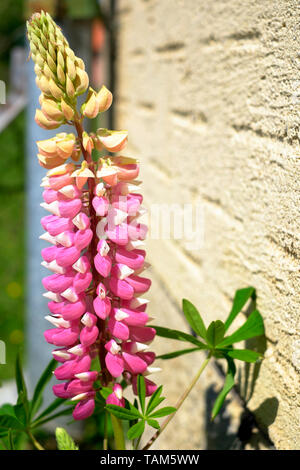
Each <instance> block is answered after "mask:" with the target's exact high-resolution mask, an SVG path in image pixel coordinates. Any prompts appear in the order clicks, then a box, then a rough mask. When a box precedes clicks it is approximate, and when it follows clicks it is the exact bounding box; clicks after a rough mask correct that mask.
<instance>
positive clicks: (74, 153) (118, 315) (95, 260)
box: [28, 13, 156, 420]
mask: <svg viewBox="0 0 300 470" xmlns="http://www.w3.org/2000/svg"><path fill="white" fill-rule="evenodd" d="M42 17H43V20H42V21H41V18H42ZM47 27H49V28H50V30H51V31H53V30H54V31H58V29H56V28H57V26H56V25H55V23H54V22H53V20H51V18H50V17H49V16H47V15H44V14H43V13H42V14H39V13H37V14H36V15H34V17H33V18H32V20H31V21H30V22H29V23H28V31H29V39H30V40H31V41H32V58H33V59H34V60H35V62H36V71H37V75H38V76H37V85H38V86H39V87H40V89H41V92H42V93H41V96H40V100H39V102H40V105H41V109H39V110H37V113H36V122H37V123H38V124H39V125H40V126H41V127H43V128H45V129H55V128H57V127H59V125H60V124H62V123H68V124H71V125H74V127H75V128H76V132H77V136H76V137H75V135H74V134H66V133H59V134H57V135H56V136H55V137H53V138H51V139H47V140H42V141H38V142H37V146H38V161H39V163H40V165H41V166H43V167H44V168H46V169H47V170H48V172H47V174H46V176H45V177H44V178H43V179H42V183H41V187H42V188H43V200H44V202H43V203H42V204H41V206H42V207H43V208H44V209H45V210H46V211H48V214H47V215H45V216H44V217H43V218H42V220H41V224H42V227H43V230H44V233H43V234H42V235H41V236H40V238H41V239H42V240H44V241H46V242H47V243H49V246H47V247H46V248H44V249H43V250H42V258H43V261H42V265H43V266H44V267H45V268H46V269H48V270H49V271H50V274H49V275H48V276H47V277H45V278H44V279H43V281H42V282H43V286H44V288H45V290H46V292H45V293H44V296H45V297H46V298H47V299H48V300H49V302H48V308H49V311H50V315H47V316H46V319H47V320H48V321H49V322H50V323H51V324H52V325H53V328H51V329H48V330H46V331H45V333H44V336H45V339H46V341H47V342H48V343H50V344H53V345H54V346H55V349H54V351H53V353H52V354H53V357H54V358H55V359H56V360H57V361H58V362H59V365H58V367H57V368H56V370H55V371H54V375H55V377H56V379H57V380H59V381H62V382H61V383H58V384H56V385H54V386H53V392H54V394H55V395H56V396H58V397H61V398H66V399H71V400H72V401H74V402H77V404H76V406H75V408H74V412H73V417H74V419H76V420H80V419H85V418H87V417H89V416H90V415H91V414H92V413H93V411H94V408H95V393H96V390H97V389H98V390H99V388H101V387H103V386H112V387H113V392H112V393H111V394H110V395H109V397H108V398H107V403H112V404H116V405H118V406H124V405H125V401H124V398H123V390H122V387H121V385H120V384H119V382H120V381H121V378H122V375H123V377H124V378H125V379H126V382H127V383H131V384H132V385H133V390H134V391H135V393H136V378H137V375H138V374H144V375H148V374H149V373H151V372H152V371H153V370H152V369H151V367H150V366H151V364H152V363H153V361H154V359H155V354H154V353H153V352H151V351H148V348H149V343H151V341H152V340H153V338H154V336H155V330H154V329H153V328H150V327H149V326H148V325H147V323H148V321H149V316H148V314H147V313H146V308H147V303H148V301H147V300H146V299H144V298H143V297H142V296H143V294H145V293H146V292H147V291H148V290H149V288H150V286H151V281H150V280H149V279H148V278H147V277H144V271H145V269H146V268H147V267H148V264H147V263H146V262H145V256H146V252H145V250H144V249H143V245H144V243H143V240H144V239H145V237H146V234H147V227H146V225H144V224H142V223H140V222H139V217H140V216H141V215H142V214H143V208H142V203H143V196H142V194H141V191H140V183H141V182H140V181H138V180H137V177H138V175H139V164H138V162H137V160H135V159H134V158H130V157H125V156H110V155H105V156H102V157H99V158H98V161H94V160H93V159H92V156H91V152H92V150H93V152H95V153H96V152H97V151H103V150H104V149H106V150H107V151H109V152H112V153H113V152H119V151H120V150H122V149H123V148H124V147H125V145H126V143H127V139H128V133H127V131H111V130H108V129H102V128H101V129H98V130H97V132H96V133H95V134H92V133H90V134H88V133H87V132H85V131H84V129H83V126H82V120H83V118H84V117H90V118H94V117H96V116H97V114H98V113H99V112H104V111H106V110H107V109H108V108H109V107H110V105H111V103H112V95H111V93H110V92H109V91H108V90H107V88H106V87H102V88H101V90H100V91H99V92H98V93H97V92H95V91H94V90H92V89H90V91H89V93H88V96H87V98H86V101H85V102H84V103H83V105H82V107H81V110H80V112H81V114H80V113H79V111H78V110H77V109H76V104H75V97H76V96H77V95H80V94H82V93H84V92H85V91H86V90H87V88H88V76H87V74H86V72H85V71H84V63H83V61H82V60H81V59H79V58H76V57H75V55H74V56H73V54H72V53H68V54H67V56H68V57H67V58H66V57H65V55H66V50H65V48H66V47H69V46H68V45H67V42H66V40H65V39H64V38H63V36H62V34H61V32H60V30H59V32H57V34H58V36H59V38H60V39H59V41H57V43H55V44H51V47H50V46H49V47H50V50H49V51H47V57H48V55H49V57H50V56H52V55H53V52H54V53H55V54H57V53H58V51H59V52H60V56H61V57H63V59H62V60H63V61H64V60H67V67H66V69H64V72H62V70H61V65H60V64H56V63H55V62H54V61H53V60H52V59H51V57H50V59H51V60H52V62H53V64H52V62H51V66H52V68H53V70H52V69H51V78H49V76H48V75H47V74H45V73H44V68H43V67H42V66H41V62H43V61H44V58H43V57H42V56H41V55H40V54H38V56H37V53H36V46H35V45H34V42H35V41H36V40H37V39H36V38H37V37H38V36H39V34H35V33H37V29H39V28H42V29H43V35H45V34H46V33H47ZM34 31H35V33H34V34H33V32H34ZM46 35H47V38H48V39H49V41H50V42H51V38H52V37H54V36H53V33H52V32H51V34H50V33H49V34H48V33H47V34H46ZM64 41H65V42H64ZM49 44H50V43H49ZM45 47H46V48H47V46H46V45H45V44H44V45H43V48H44V49H45ZM44 49H43V50H44ZM57 49H58V50H57ZM51 53H52V54H51ZM50 59H49V60H50ZM58 65H59V67H58ZM50 68H51V67H50ZM54 68H55V70H54ZM48 69H49V67H48V66H47V67H46V70H48ZM49 70H50V69H49ZM81 154H82V157H83V159H82V162H81V163H80V164H79V163H77V162H78V161H79V159H80V157H81ZM69 158H71V159H72V160H73V162H70V161H68V159H69ZM97 356H98V358H99V362H100V370H101V372H100V373H98V371H97V370H91V365H92V359H94V358H96V357H97ZM145 381H146V389H147V395H150V394H151V393H153V392H154V390H155V389H156V385H155V384H154V383H153V382H151V381H149V379H147V378H146V379H145Z"/></svg>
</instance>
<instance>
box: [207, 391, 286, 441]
mask: <svg viewBox="0 0 300 470" xmlns="http://www.w3.org/2000/svg"><path fill="white" fill-rule="evenodd" d="M218 393H219V390H215V389H214V386H213V385H212V386H210V387H209V388H208V389H207V391H206V396H205V402H206V407H205V410H206V416H205V436H206V446H205V449H206V450H243V449H245V448H247V449H251V450H262V449H272V448H273V444H272V442H271V440H270V439H269V436H268V427H269V426H270V425H271V424H272V423H273V422H274V421H275V418H276V416H277V411H278V406H279V402H278V400H277V398H275V397H272V398H267V399H266V400H265V401H264V402H263V403H261V405H260V406H259V407H258V408H257V409H256V410H254V412H253V413H251V412H250V411H249V410H247V409H245V410H244V411H243V412H242V414H241V416H240V425H239V427H238V429H236V426H233V419H232V416H231V414H230V412H229V411H228V408H227V407H228V405H229V403H230V399H229V400H226V401H225V403H224V406H223V408H222V409H221V411H220V413H219V415H218V416H217V417H216V419H215V420H214V421H211V418H210V417H211V411H212V408H213V405H214V402H215V400H216V398H217V395H218ZM260 417H261V419H260ZM258 426H259V428H258ZM261 431H262V432H261Z"/></svg>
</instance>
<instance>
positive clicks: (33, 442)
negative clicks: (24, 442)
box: [27, 429, 45, 450]
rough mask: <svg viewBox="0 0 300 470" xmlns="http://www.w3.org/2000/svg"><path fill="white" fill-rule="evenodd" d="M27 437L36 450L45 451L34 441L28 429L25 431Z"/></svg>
mask: <svg viewBox="0 0 300 470" xmlns="http://www.w3.org/2000/svg"><path fill="white" fill-rule="evenodd" d="M27 436H28V437H29V439H30V440H31V442H32V444H33V445H34V447H35V448H36V449H37V450H45V449H44V447H43V446H41V444H40V443H39V442H38V441H37V440H36V438H35V437H34V435H33V434H32V432H31V431H30V429H27Z"/></svg>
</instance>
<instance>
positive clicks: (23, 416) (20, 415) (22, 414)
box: [14, 403, 26, 426]
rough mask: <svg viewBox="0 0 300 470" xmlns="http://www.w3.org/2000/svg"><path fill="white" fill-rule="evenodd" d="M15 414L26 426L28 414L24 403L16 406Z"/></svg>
mask: <svg viewBox="0 0 300 470" xmlns="http://www.w3.org/2000/svg"><path fill="white" fill-rule="evenodd" d="M14 412H15V416H16V418H17V420H18V421H20V423H22V424H23V425H24V426H25V425H26V413H25V409H24V406H23V404H22V403H19V405H15V406H14Z"/></svg>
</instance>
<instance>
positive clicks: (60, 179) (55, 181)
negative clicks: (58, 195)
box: [49, 173, 73, 191]
mask: <svg viewBox="0 0 300 470" xmlns="http://www.w3.org/2000/svg"><path fill="white" fill-rule="evenodd" d="M72 183H73V178H72V177H71V176H70V175H69V174H68V173H65V174H64V175H58V176H51V177H50V178H49V186H50V188H51V189H55V190H56V191H58V190H59V189H61V188H63V187H64V186H68V185H69V184H72Z"/></svg>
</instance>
